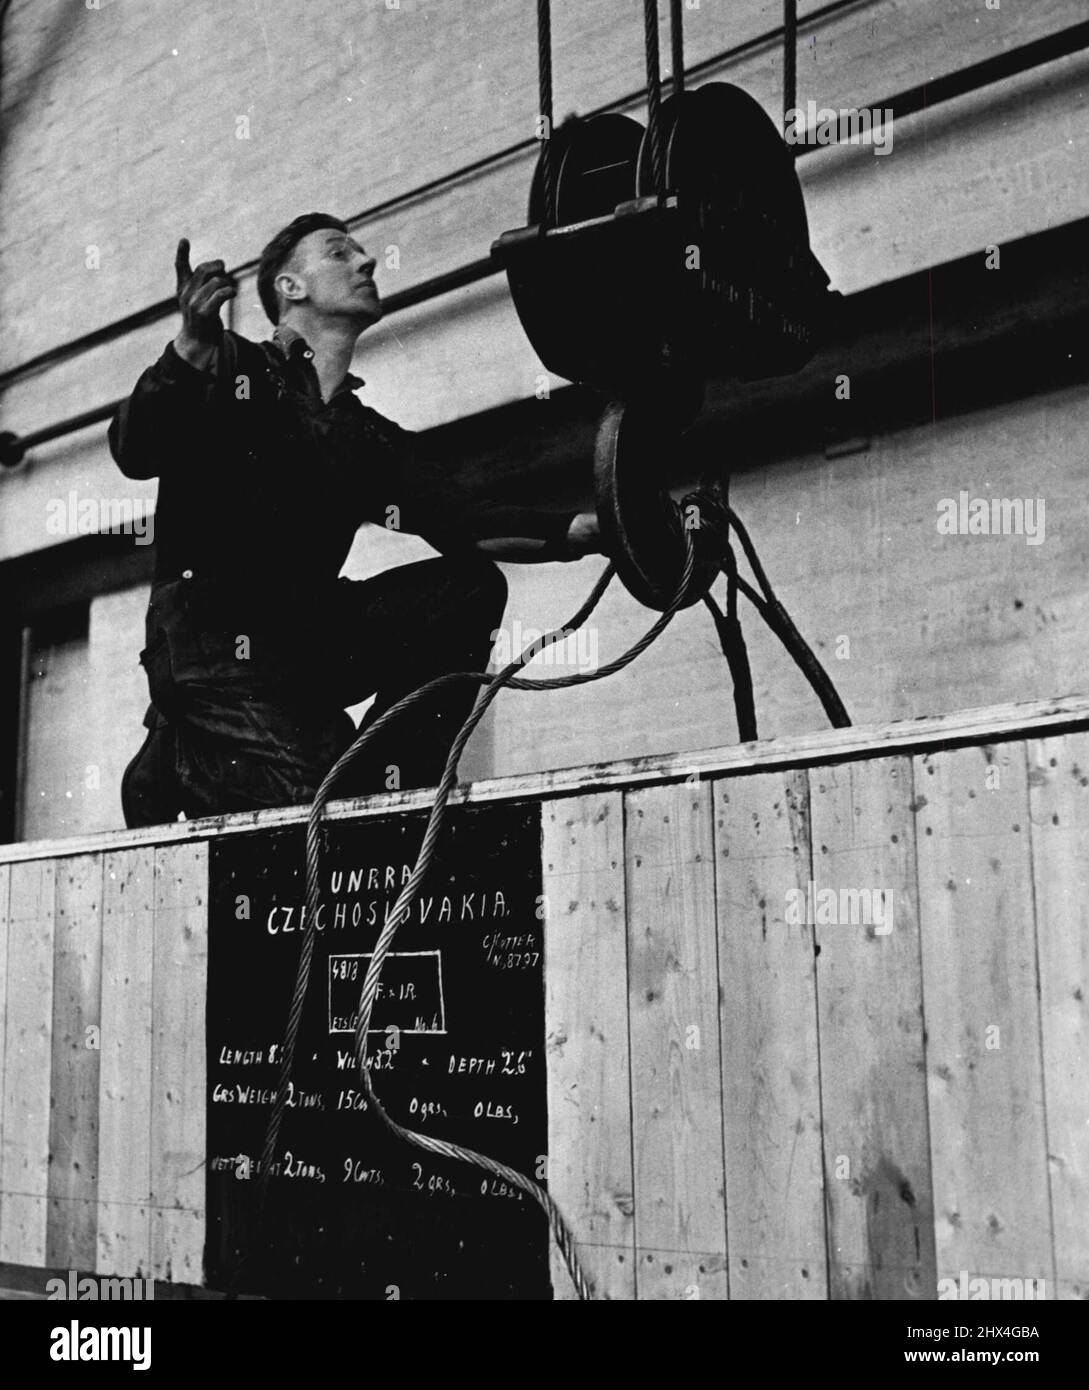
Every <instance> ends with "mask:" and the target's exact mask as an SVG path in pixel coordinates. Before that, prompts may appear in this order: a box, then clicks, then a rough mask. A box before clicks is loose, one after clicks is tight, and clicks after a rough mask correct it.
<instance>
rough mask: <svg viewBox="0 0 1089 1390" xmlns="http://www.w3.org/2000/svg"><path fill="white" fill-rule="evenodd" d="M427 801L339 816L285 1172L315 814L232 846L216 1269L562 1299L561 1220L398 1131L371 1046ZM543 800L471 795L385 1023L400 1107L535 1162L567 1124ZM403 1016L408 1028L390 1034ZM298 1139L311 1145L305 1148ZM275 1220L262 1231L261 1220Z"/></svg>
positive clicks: (446, 837)
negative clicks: (548, 1052) (271, 1145)
mask: <svg viewBox="0 0 1089 1390" xmlns="http://www.w3.org/2000/svg"><path fill="white" fill-rule="evenodd" d="M425 824H426V816H425V815H424V814H423V813H414V814H411V815H401V816H397V817H391V818H389V819H383V820H377V821H366V822H355V823H346V822H338V823H333V824H331V825H329V826H327V827H326V828H325V849H324V852H323V857H322V886H323V892H324V894H325V895H326V896H325V902H324V904H323V910H322V914H321V916H320V917H319V924H320V927H321V930H320V931H319V932H318V934H317V936H316V943H315V951H314V960H313V971H312V976H311V981H310V989H309V992H308V996H307V1003H306V1008H305V1012H304V1015H303V1021H302V1027H301V1030H300V1035H299V1046H298V1050H297V1054H296V1064H295V1075H294V1080H293V1087H294V1090H293V1093H292V1101H293V1104H291V1105H290V1107H289V1109H288V1110H287V1111H286V1114H285V1119H284V1124H283V1129H282V1131H281V1140H280V1146H279V1152H280V1155H281V1159H280V1163H279V1165H278V1170H277V1171H276V1173H275V1176H274V1177H273V1180H272V1182H271V1183H270V1191H269V1197H268V1206H267V1212H266V1218H265V1220H264V1221H263V1222H262V1223H258V1221H257V1188H258V1183H257V1181H256V1179H257V1170H258V1165H259V1159H260V1154H261V1152H262V1149H263V1147H264V1137H265V1127H266V1125H267V1121H268V1115H269V1109H270V1103H271V1097H272V1093H273V1091H274V1089H275V1086H276V1084H277V1080H278V1071H279V1068H278V1059H277V1055H276V1052H274V1051H273V1050H272V1049H273V1048H277V1049H278V1048H279V1047H280V1046H282V1038H283V1031H284V1026H285V1023H286V1019H287V1014H288V1009H289V1005H290V1001H291V995H292V990H293V986H294V979H295V971H296V967H297V962H298V952H299V945H300V942H301V941H302V930H301V929H302V925H303V917H302V911H303V909H302V904H303V900H304V897H305V889H304V884H305V865H304V830H303V827H301V826H294V827H290V828H287V829H283V830H277V831H273V832H264V833H254V834H252V835H240V836H237V837H234V836H232V837H230V838H225V839H221V840H218V841H216V842H215V843H214V844H213V846H212V854H211V885H212V892H211V909H210V911H211V916H210V929H209V966H208V1153H209V1162H208V1176H207V1186H208V1245H207V1251H206V1277H207V1281H208V1283H209V1285H210V1286H211V1287H213V1288H218V1289H231V1290H233V1291H235V1292H239V1293H264V1294H269V1295H272V1296H290V1297H319V1298H374V1299H391V1298H395V1297H396V1298H401V1299H421V1298H423V1299H426V1298H435V1299H444V1298H458V1299H472V1298H489V1299H509V1298H549V1297H551V1285H550V1282H549V1277H548V1247H547V1223H546V1221H545V1218H544V1215H543V1213H542V1212H541V1210H540V1208H539V1207H538V1206H537V1204H536V1203H535V1202H533V1201H532V1199H530V1198H528V1197H526V1196H525V1195H524V1194H522V1193H520V1192H518V1191H517V1190H511V1189H508V1186H507V1184H505V1183H503V1182H501V1181H499V1180H495V1179H492V1178H489V1177H488V1176H487V1175H486V1174H485V1173H483V1172H482V1171H481V1170H480V1169H478V1168H476V1167H471V1166H469V1165H466V1164H463V1163H459V1162H456V1161H453V1160H445V1159H436V1158H432V1157H431V1156H430V1155H428V1154H426V1153H424V1152H422V1151H421V1150H418V1149H416V1148H413V1147H410V1146H409V1145H407V1144H405V1143H404V1142H402V1141H400V1140H397V1139H395V1138H394V1137H393V1136H392V1135H391V1134H390V1133H389V1132H388V1131H387V1130H386V1129H385V1128H384V1126H382V1124H381V1123H380V1121H379V1120H378V1119H377V1117H376V1116H374V1115H373V1114H372V1113H370V1112H369V1111H368V1110H366V1109H360V1108H359V1107H361V1106H365V1101H364V1100H363V1097H362V1095H361V1091H360V1086H359V1081H358V1077H357V1075H356V1073H355V1072H354V1069H353V1067H352V1063H351V1052H352V1032H353V1029H354V1012H355V1008H356V1005H357V1003H358V999H359V992H360V988H361V986H362V983H363V976H364V974H365V971H366V967H367V964H368V954H367V953H369V952H370V951H371V949H372V948H373V945H374V942H375V940H376V939H377V935H378V931H379V928H380V925H381V923H382V921H383V920H384V918H385V915H386V914H387V913H388V912H389V911H390V910H391V909H392V907H393V904H394V902H395V901H396V898H397V895H398V893H399V891H400V888H401V886H402V883H403V881H404V879H406V878H407V876H408V873H409V871H410V869H411V867H412V865H413V864H414V863H415V858H416V853H417V851H418V848H419V844H420V841H421V839H422V836H423V830H424V826H425ZM540 893H541V860H540V808H539V806H537V805H534V804H526V805H509V804H505V805H502V806H487V807H462V808H457V809H456V810H453V811H451V812H450V813H449V817H448V821H447V824H446V827H445V829H444V831H443V835H442V837H441V839H440V844H439V850H438V854H437V856H436V859H435V861H434V863H433V865H432V869H431V872H430V874H429V875H428V878H427V879H426V880H425V882H424V886H423V891H422V893H421V894H420V898H419V899H418V901H417V904H416V906H415V908H414V909H413V911H412V914H411V916H410V919H409V921H408V922H406V923H405V924H403V925H402V927H401V928H400V930H399V933H398V936H397V938H396V940H395V942H394V945H393V954H391V956H390V957H389V958H388V960H387V964H386V967H385V969H384V971H383V976H382V981H381V985H382V988H381V990H380V993H379V998H378V1000H377V1001H376V1004H375V1012H374V1016H373V1027H372V1032H371V1035H370V1044H371V1045H370V1052H371V1062H372V1071H371V1074H372V1077H373V1080H374V1084H375V1089H376V1091H377V1092H378V1095H379V1098H380V1099H381V1100H382V1102H383V1103H384V1104H385V1105H386V1107H387V1109H388V1110H389V1112H390V1113H391V1115H392V1116H393V1117H394V1118H395V1119H397V1120H399V1121H400V1122H401V1123H403V1124H406V1125H409V1126H411V1127H412V1128H415V1129H420V1130H423V1131H424V1132H426V1133H428V1134H433V1135H436V1136H439V1137H441V1138H444V1139H450V1140H453V1141H455V1142H459V1143H462V1144H465V1145H468V1146H470V1147H473V1148H476V1149H479V1150H482V1151H483V1152H484V1153H486V1154H489V1155H491V1156H493V1157H495V1158H498V1159H499V1160H501V1161H502V1162H504V1163H507V1164H509V1165H510V1166H512V1167H514V1168H516V1169H518V1170H519V1171H521V1172H526V1173H529V1174H531V1175H535V1174H536V1173H538V1172H540V1173H542V1174H543V1171H544V1165H543V1159H544V1156H545V1152H546V1141H547V1110H546V1093H545V1069H544V939H543V938H544V930H543V928H544V923H543V920H541V919H540V918H539V917H538V911H539V908H538V903H539V895H540ZM391 1030H392V1031H391ZM288 1155H290V1157H288ZM259 1225H260V1229H259Z"/></svg>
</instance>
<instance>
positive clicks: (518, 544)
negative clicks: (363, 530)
mask: <svg viewBox="0 0 1089 1390" xmlns="http://www.w3.org/2000/svg"><path fill="white" fill-rule="evenodd" d="M365 409H368V413H369V414H370V415H371V416H372V417H373V418H374V419H375V421H376V422H380V427H381V429H382V431H383V433H384V435H385V437H386V438H387V441H388V442H389V446H390V447H391V448H392V449H393V451H394V452H395V453H396V455H397V456H398V466H397V469H396V476H397V484H396V486H395V489H394V490H395V491H396V493H397V494H398V495H397V496H396V497H390V498H389V499H382V505H381V506H380V507H378V508H376V509H375V510H374V511H373V512H372V513H371V515H370V517H369V519H370V520H374V521H379V522H380V524H384V525H386V526H390V525H393V526H395V527H396V528H397V529H399V530H404V531H408V532H410V533H411V534H412V535H415V536H422V537H423V539H424V540H426V541H427V542H428V543H429V544H430V545H433V546H434V547H435V549H436V550H438V551H441V552H442V553H443V554H457V553H464V552H465V551H467V550H475V551H477V552H479V553H481V554H484V555H487V556H489V557H490V558H491V559H494V560H503V561H506V562H509V563H515V564H543V563H546V562H549V561H556V560H559V561H568V560H578V559H581V558H582V556H584V555H590V554H595V553H600V552H601V540H600V535H599V532H598V525H597V516H596V515H595V514H594V513H593V512H574V511H563V512H553V511H545V510H544V509H542V508H540V507H523V506H517V505H513V504H510V503H507V502H504V501H501V500H500V499H498V498H494V497H488V496H484V497H480V496H477V497H472V496H466V494H465V491H464V487H463V485H462V484H461V482H460V481H459V478H458V473H457V470H456V469H455V468H454V467H453V466H451V463H450V461H449V460H447V459H440V458H439V456H438V455H437V454H436V452H435V448H434V443H433V441H431V440H429V441H428V442H427V445H426V447H425V446H424V445H423V442H422V440H421V436H420V435H418V434H416V433H414V432H413V431H411V430H405V429H403V428H402V427H401V426H400V425H396V424H394V423H393V421H391V420H387V419H385V417H383V416H377V415H376V414H375V412H373V411H370V410H369V408H366V407H365ZM375 500H376V501H377V500H378V499H375ZM387 501H388V502H390V503H393V502H396V506H395V507H393V506H387V505H386V502H387ZM391 513H393V515H394V516H395V518H396V519H395V520H393V521H391V519H390V514H391Z"/></svg>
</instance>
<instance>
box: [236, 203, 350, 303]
mask: <svg viewBox="0 0 1089 1390" xmlns="http://www.w3.org/2000/svg"><path fill="white" fill-rule="evenodd" d="M325 227H328V228H329V229H330V230H331V231H334V232H347V230H348V227H347V224H346V223H344V222H342V221H341V220H340V218H339V217H334V216H333V215H332V213H328V212H304V213H303V215H302V216H301V217H296V218H295V220H294V222H289V223H288V224H287V226H286V227H284V228H282V229H281V230H280V231H278V232H277V233H276V235H275V236H274V237H273V238H272V240H271V241H270V242H269V244H268V245H267V246H266V247H265V249H264V250H263V251H262V252H261V259H260V261H259V262H258V264H257V294H258V296H259V298H260V300H261V303H262V305H263V306H264V310H265V313H266V314H267V315H268V316H269V319H270V320H271V321H272V322H273V323H279V322H280V304H279V300H278V298H277V295H276V283H275V282H276V277H277V275H279V273H280V271H281V270H283V268H284V266H285V265H287V263H288V261H289V260H290V259H291V253H292V252H293V251H294V250H295V247H296V246H298V244H299V242H300V241H302V239H303V237H304V236H309V235H310V233H311V232H320V231H321V230H322V229H323V228H325Z"/></svg>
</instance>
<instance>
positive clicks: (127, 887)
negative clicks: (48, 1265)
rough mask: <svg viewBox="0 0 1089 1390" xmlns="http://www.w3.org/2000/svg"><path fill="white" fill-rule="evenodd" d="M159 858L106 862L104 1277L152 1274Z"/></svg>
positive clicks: (133, 854)
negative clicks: (152, 1122) (154, 1003)
mask: <svg viewBox="0 0 1089 1390" xmlns="http://www.w3.org/2000/svg"><path fill="white" fill-rule="evenodd" d="M154 867H155V851H154V850H153V849H148V848H140V849H135V850H129V851H125V852H121V853H117V854H107V855H106V856H105V859H104V861H103V913H102V1055H101V1059H100V1063H99V1067H100V1071H99V1132H98V1154H99V1167H98V1196H99V1211H98V1247H97V1259H96V1269H97V1271H98V1273H100V1274H119V1275H129V1276H133V1277H137V1276H138V1277H140V1278H148V1277H149V1271H150V1266H151V1221H150V1206H151V1126H150V1118H149V1117H150V1114H151V1017H152V1016H151V1009H152V988H151V980H152V939H153V928H154V892H155V885H154Z"/></svg>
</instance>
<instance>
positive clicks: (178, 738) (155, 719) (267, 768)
mask: <svg viewBox="0 0 1089 1390" xmlns="http://www.w3.org/2000/svg"><path fill="white" fill-rule="evenodd" d="M185 593H186V590H185V588H184V581H179V582H178V584H177V585H170V586H163V588H162V589H159V590H156V591H153V595H152V610H154V609H155V606H156V603H157V602H158V603H159V605H160V609H161V610H162V611H164V612H165V611H166V609H167V605H170V606H171V608H170V612H171V615H172V614H173V612H174V610H175V609H176V608H177V606H178V604H180V603H184V602H185V601H186V600H185V598H184V597H181V598H179V597H178V595H179V594H181V595H185ZM506 600H507V582H506V579H505V577H504V576H503V573H502V571H501V570H499V569H498V568H497V567H496V566H495V564H493V563H492V561H490V560H488V559H486V558H485V557H484V556H480V555H466V556H464V557H461V556H459V557H453V556H442V557H440V558H436V559H431V560H421V561H419V562H418V563H416V564H411V565H402V566H399V567H398V568H395V569H391V570H387V571H385V572H384V573H383V574H380V575H376V576H375V577H374V578H373V579H366V580H362V581H349V580H339V581H337V583H336V584H335V585H333V586H332V588H331V591H330V593H329V594H328V596H327V598H326V599H325V600H324V601H323V603H322V605H321V607H322V610H323V611H322V612H320V613H314V614H313V621H312V622H311V623H310V624H308V626H307V630H306V633H305V636H301V635H300V640H299V641H298V642H297V643H296V644H295V647H294V650H293V651H292V652H290V653H284V652H282V651H280V652H279V653H278V655H277V657H276V658H275V659H272V658H269V659H266V660H264V661H261V660H259V661H256V662H247V663H244V664H243V663H239V662H237V661H235V660H234V659H233V657H232V656H230V655H229V653H232V652H233V651H234V644H235V642H236V636H235V634H234V633H233V632H227V631H226V630H224V631H223V632H221V633H212V634H211V636H210V637H209V634H208V633H207V631H204V632H200V633H198V635H197V639H196V640H197V642H198V643H203V646H202V647H200V648H199V649H194V648H193V646H192V643H191V642H190V643H184V642H181V641H172V642H171V643H170V644H169V645H171V647H172V652H171V655H172V657H173V662H172V664H170V665H169V674H168V676H167V677H165V678H164V676H163V674H162V671H161V670H157V674H154V675H153V666H152V665H149V667H148V670H149V684H150V686H151V691H152V700H153V704H152V707H151V708H150V709H149V711H148V716H147V718H145V721H144V722H145V725H146V726H147V727H148V735H147V738H146V739H145V741H144V744H143V746H142V747H141V749H140V751H139V752H138V753H137V754H136V756H135V757H134V758H133V760H132V762H130V763H129V765H128V767H127V768H126V770H125V774H124V777H123V779H122V784H121V800H122V805H123V808H124V813H125V824H126V825H128V826H129V827H134V826H142V825H158V824H161V823H162V822H164V821H173V820H177V818H178V815H179V813H181V812H184V814H185V816H186V817H187V818H189V819H192V818H193V817H196V816H208V815H219V814H224V813H226V812H229V811H246V810H256V809H260V808H263V807H270V806H284V805H295V804H299V803H303V802H308V801H311V800H313V797H314V793H315V792H316V791H317V788H318V786H319V784H320V783H321V781H322V779H323V777H324V776H325V774H326V773H327V772H328V770H329V769H330V767H332V765H333V763H334V762H335V761H336V760H337V758H338V757H339V756H340V755H341V753H342V752H343V751H344V750H345V749H346V748H347V747H348V746H349V745H350V744H351V743H352V741H353V740H354V739H355V738H356V737H357V733H356V730H355V729H354V728H353V726H352V721H351V719H350V718H349V717H348V716H347V715H346V714H345V713H344V708H345V706H348V705H353V704H357V703H359V702H360V701H362V700H365V699H367V698H369V697H370V696H371V695H374V696H375V700H374V703H373V705H372V706H371V708H370V709H369V710H368V711H367V714H366V716H365V717H364V720H363V723H362V725H361V726H360V728H361V729H362V728H365V727H368V726H369V725H371V724H373V723H374V722H375V720H377V719H378V717H379V716H380V715H381V714H383V713H384V712H385V711H386V710H388V709H389V708H390V707H391V706H392V705H394V704H395V703H396V702H397V701H398V700H399V699H401V698H402V697H403V696H404V695H407V694H409V693H410V692H411V691H413V690H415V689H416V688H417V687H418V686H421V685H423V684H425V683H426V682H427V681H429V680H432V679H433V678H434V677H436V676H440V675H444V674H446V673H448V672H452V671H483V670H485V668H486V666H487V662H488V657H489V654H490V651H491V647H492V635H491V634H492V633H493V631H494V630H495V629H496V628H497V627H498V626H499V624H500V623H501V622H502V618H503V610H504V608H505V606H506ZM213 610H214V605H213V606H212V608H211V609H210V610H209V617H208V618H207V619H206V620H205V622H206V626H207V625H208V624H212V625H213V626H214V622H215V619H214V616H212V611H213ZM188 621H189V625H190V627H193V626H194V622H195V619H194V618H193V616H192V614H190V615H189V617H188ZM161 626H162V627H164V628H165V627H168V626H169V623H168V622H163V623H162V624H161ZM273 626H274V625H273ZM271 630H272V629H271V628H270V631H271ZM288 630H291V629H290V628H289V629H288ZM153 631H156V632H157V631H158V629H157V628H154V625H153V623H152V621H151V619H150V618H149V632H153ZM213 638H214V639H217V640H212V639H213ZM219 639H221V640H219ZM279 640H281V641H282V633H281V634H280V639H279ZM151 641H152V639H151V638H149V647H150V646H151ZM155 641H156V643H157V644H158V645H161V646H162V647H164V648H165V647H166V646H167V645H168V644H167V643H166V641H165V639H162V638H159V637H156V638H155ZM221 652H227V653H228V655H227V656H226V657H223V656H221V655H219V653H221ZM145 655H146V653H145ZM480 688H481V687H480V685H479V683H477V682H473V681H464V682H458V683H456V684H452V685H450V686H448V687H445V688H444V689H442V690H441V691H439V692H438V693H436V694H433V695H430V696H427V697H425V698H424V699H423V700H422V701H421V702H420V703H419V704H417V705H416V706H414V707H413V708H412V709H411V710H409V711H408V712H406V713H405V714H402V715H400V716H398V717H397V718H396V719H395V720H394V721H393V723H392V725H391V726H390V727H388V728H387V729H385V730H384V731H383V732H382V733H381V734H379V735H378V737H377V738H376V740H375V742H374V744H372V745H370V746H368V747H367V748H366V749H365V750H364V751H363V753H362V754H361V755H360V756H359V758H358V759H357V760H356V761H355V762H354V763H353V764H352V766H351V767H350V768H349V769H348V770H347V771H346V772H345V773H344V775H343V777H342V778H341V779H340V781H338V783H337V785H336V787H335V789H334V791H333V793H332V794H333V796H334V797H338V796H361V795H365V794H367V793H368V792H374V791H385V790H396V789H406V788H409V787H429V786H435V785H436V784H437V783H438V781H439V778H440V777H441V776H442V770H443V767H444V766H445V763H446V758H447V755H448V753H449V751H450V745H451V744H452V742H453V740H454V738H455V736H456V734H457V732H458V729H459V728H460V727H461V725H462V724H463V723H464V721H465V719H466V718H467V717H468V715H469V713H470V711H471V710H472V707H473V705H474V703H475V701H476V698H477V694H478V692H479V691H480Z"/></svg>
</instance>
